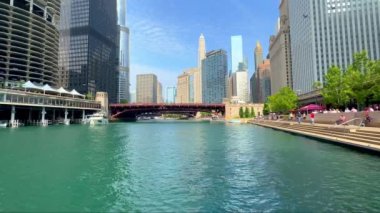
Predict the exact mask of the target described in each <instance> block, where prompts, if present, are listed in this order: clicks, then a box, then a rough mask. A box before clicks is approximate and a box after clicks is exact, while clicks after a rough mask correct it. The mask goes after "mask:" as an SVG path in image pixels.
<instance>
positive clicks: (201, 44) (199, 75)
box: [194, 34, 206, 103]
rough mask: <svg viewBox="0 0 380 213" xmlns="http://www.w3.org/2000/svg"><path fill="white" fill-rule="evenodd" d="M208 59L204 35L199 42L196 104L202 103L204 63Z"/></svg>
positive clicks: (195, 90)
mask: <svg viewBox="0 0 380 213" xmlns="http://www.w3.org/2000/svg"><path fill="white" fill-rule="evenodd" d="M205 58H206V40H205V37H204V36H203V34H201V35H200V37H199V42H198V67H197V68H198V72H197V73H194V102H195V103H202V61H203V60H204V59H205Z"/></svg>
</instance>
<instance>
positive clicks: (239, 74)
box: [232, 62, 250, 103]
mask: <svg viewBox="0 0 380 213" xmlns="http://www.w3.org/2000/svg"><path fill="white" fill-rule="evenodd" d="M232 79H233V87H234V90H233V95H232V96H234V99H235V100H239V101H240V102H245V103H248V102H249V100H250V98H249V96H248V88H249V87H248V68H247V65H246V64H245V63H243V62H242V63H240V64H239V69H238V70H237V71H236V72H235V73H233V74H232Z"/></svg>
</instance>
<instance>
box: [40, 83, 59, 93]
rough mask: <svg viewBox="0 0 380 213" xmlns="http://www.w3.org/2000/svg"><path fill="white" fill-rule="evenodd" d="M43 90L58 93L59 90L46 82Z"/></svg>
mask: <svg viewBox="0 0 380 213" xmlns="http://www.w3.org/2000/svg"><path fill="white" fill-rule="evenodd" d="M42 90H43V91H44V92H54V93H58V92H57V90H55V89H53V88H52V87H51V86H50V85H49V84H45V85H44V86H43V87H42Z"/></svg>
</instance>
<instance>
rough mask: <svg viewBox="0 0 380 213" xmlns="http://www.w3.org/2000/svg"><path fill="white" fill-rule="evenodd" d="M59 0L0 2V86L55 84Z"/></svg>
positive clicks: (13, 0)
mask: <svg viewBox="0 0 380 213" xmlns="http://www.w3.org/2000/svg"><path fill="white" fill-rule="evenodd" d="M60 3H61V1H60V0H40V1H15V0H2V1H0V11H1V12H0V29H1V30H0V87H12V86H20V85H21V83H23V82H26V81H32V82H34V83H37V84H40V85H42V84H49V85H52V86H58V85H57V84H58V80H57V79H58V47H59V30H58V25H59V22H60Z"/></svg>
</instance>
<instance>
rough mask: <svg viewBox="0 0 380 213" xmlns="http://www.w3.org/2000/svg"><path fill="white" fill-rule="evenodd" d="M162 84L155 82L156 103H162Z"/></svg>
mask: <svg viewBox="0 0 380 213" xmlns="http://www.w3.org/2000/svg"><path fill="white" fill-rule="evenodd" d="M162 102H163V99H162V84H161V82H159V81H157V103H162Z"/></svg>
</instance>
